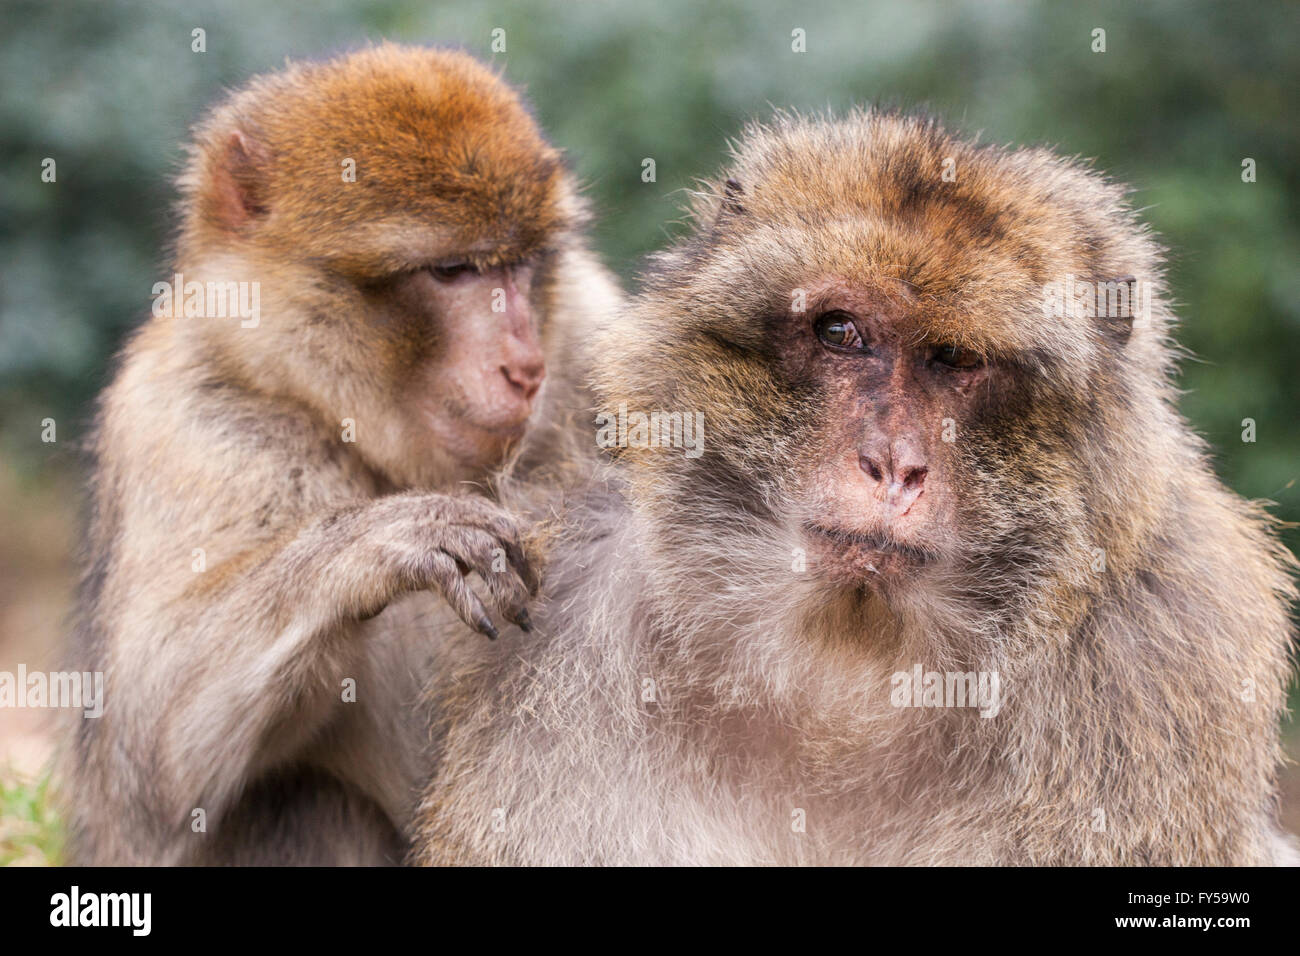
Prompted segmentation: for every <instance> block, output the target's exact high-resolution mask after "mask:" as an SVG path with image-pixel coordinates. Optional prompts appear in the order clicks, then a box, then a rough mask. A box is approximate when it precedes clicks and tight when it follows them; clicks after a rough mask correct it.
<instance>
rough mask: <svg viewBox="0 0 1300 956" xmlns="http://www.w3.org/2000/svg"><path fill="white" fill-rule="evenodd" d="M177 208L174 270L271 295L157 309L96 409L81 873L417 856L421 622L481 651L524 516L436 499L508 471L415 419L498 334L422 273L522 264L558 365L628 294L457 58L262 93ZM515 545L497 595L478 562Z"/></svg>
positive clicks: (546, 159) (75, 780) (296, 72)
mask: <svg viewBox="0 0 1300 956" xmlns="http://www.w3.org/2000/svg"><path fill="white" fill-rule="evenodd" d="M344 158H352V159H355V160H356V163H357V179H356V182H355V183H347V182H344V181H343V179H342V178H341V165H340V164H341V161H342V160H343V159H344ZM181 187H182V191H183V200H182V204H181V212H182V217H183V221H182V223H181V230H180V235H179V239H178V242H177V253H176V260H175V271H178V272H182V273H184V276H185V279H186V280H187V281H190V280H194V281H207V280H221V281H226V280H231V281H241V280H248V281H256V282H258V283H260V287H261V312H262V316H261V323H260V325H258V326H257V327H256V328H240V325H239V322H238V320H232V319H217V318H211V317H207V318H193V317H191V318H169V317H165V316H164V317H158V316H155V317H152V318H151V319H150V320H149V321H147V322H146V323H145V324H144V325H143V327H142V328H141V329H140V330H139V331H138V332H137V333H136V334H135V335H134V336H133V337H132V339H131V341H130V342H129V343H128V345H127V346H126V348H125V349H124V351H123V353H122V356H121V366H120V368H119V370H118V372H117V374H116V376H115V378H114V381H113V383H112V384H111V385H110V386H109V388H108V389H107V390H106V391H105V392H104V394H103V395H102V396H101V399H100V406H99V414H98V426H97V433H96V437H95V439H94V442H93V452H94V462H93V468H94V476H93V483H92V486H91V496H92V509H93V514H92V519H91V521H90V526H89V530H88V538H87V544H86V550H87V570H86V574H85V580H84V584H83V588H82V596H81V609H80V617H81V620H80V624H79V627H78V629H77V632H76V636H75V639H74V641H73V645H72V649H71V653H70V655H69V656H70V665H71V666H72V667H74V668H75V669H77V670H102V671H104V672H105V673H106V709H105V713H104V716H103V717H102V719H99V720H82V721H78V722H77V726H76V728H75V730H74V731H73V732H72V733H71V735H70V739H69V746H68V748H67V753H66V754H65V759H64V775H65V787H64V791H65V793H66V795H67V798H68V803H69V823H70V828H71V835H72V859H73V860H74V861H76V862H79V863H93V864H109V863H166V864H174V863H253V862H262V863H272V864H283V863H322V862H349V863H360V862H369V863H380V862H397V861H398V860H400V858H401V856H402V854H403V853H404V846H405V835H404V830H405V825H406V823H407V821H408V818H409V815H410V812H411V808H412V806H413V804H414V801H415V798H416V788H417V785H418V784H419V782H420V781H421V778H422V774H423V772H424V771H423V768H424V767H425V758H424V757H423V756H422V754H423V751H424V749H425V748H426V746H427V741H426V733H425V730H424V727H423V725H422V723H421V721H420V720H419V719H418V717H417V711H416V709H415V707H414V705H415V703H416V701H417V700H418V698H419V694H420V690H421V687H422V686H423V684H424V682H425V680H426V677H427V670H426V668H427V665H428V662H429V633H428V632H429V628H428V621H430V620H432V619H437V618H439V617H447V618H448V619H449V620H450V619H452V618H451V616H450V615H448V614H447V613H446V610H445V607H444V605H443V603H442V601H443V598H442V597H438V596H435V595H433V594H430V593H429V589H430V588H433V587H435V586H436V587H437V588H438V589H440V590H442V592H443V596H444V597H446V598H447V599H449V600H452V601H453V604H455V605H456V609H457V611H458V612H460V613H461V615H462V616H465V617H466V618H467V619H472V621H473V623H474V624H475V626H480V627H481V629H484V630H489V629H490V628H491V622H490V621H486V620H485V619H484V617H483V615H482V614H481V611H480V609H479V608H478V607H477V606H476V605H475V604H474V603H473V600H472V596H471V595H469V592H468V590H467V589H466V588H465V583H464V581H463V580H462V579H461V578H460V573H461V572H464V571H466V569H468V570H473V571H477V572H479V574H480V575H481V577H482V580H481V582H480V584H481V585H482V586H483V588H484V589H485V591H484V592H483V593H484V594H485V596H484V598H483V599H484V600H485V601H486V602H487V605H488V606H489V607H491V608H493V609H495V610H497V611H499V612H501V613H502V614H504V615H506V616H511V615H514V616H516V617H518V614H519V611H520V609H521V608H522V602H523V600H525V598H526V595H525V594H524V593H523V588H524V587H525V586H526V584H527V581H526V578H527V573H526V571H527V569H526V568H524V567H523V564H522V559H521V558H520V556H519V555H518V554H517V553H516V551H515V550H511V549H517V547H518V530H517V528H516V527H515V525H514V523H513V521H512V520H511V519H510V517H509V516H508V515H507V514H505V513H504V512H503V511H502V510H501V509H500V508H498V507H497V506H496V505H494V504H493V503H492V502H491V501H489V500H488V499H486V498H483V497H479V496H473V495H465V494H458V495H452V494H447V493H445V492H451V491H456V490H466V491H472V490H474V489H478V490H485V489H486V488H487V487H488V485H489V483H490V481H491V479H492V469H493V468H494V467H495V466H496V465H499V464H500V463H501V461H500V457H499V455H498V454H497V453H498V452H500V453H502V454H504V453H505V452H506V451H508V450H509V448H508V445H507V442H506V440H505V439H501V440H500V441H499V442H498V441H497V439H496V438H493V439H491V440H490V441H487V442H486V444H485V445H483V446H482V447H481V448H480V447H479V446H477V445H476V446H473V447H471V448H469V450H468V451H466V452H465V453H464V454H460V453H456V454H453V453H452V451H453V449H449V447H448V446H447V445H446V443H445V442H442V441H440V439H439V438H438V436H437V435H435V434H431V433H430V431H429V429H428V427H427V423H428V421H429V420H430V419H429V417H428V416H430V415H441V416H443V417H444V418H440V419H439V421H443V420H444V419H445V424H447V425H448V427H452V426H455V425H457V424H458V421H457V415H459V414H462V413H461V412H457V411H456V408H457V407H461V406H452V405H444V404H443V401H444V399H446V395H445V394H444V393H445V391H446V390H445V389H444V390H443V391H442V392H440V391H439V388H438V383H439V382H441V381H444V379H443V378H440V377H439V376H443V375H444V374H448V375H449V374H451V371H455V370H454V369H453V370H451V371H446V372H445V373H444V371H443V370H441V366H440V365H439V364H438V363H439V362H440V361H442V359H441V358H440V356H441V355H443V353H444V352H445V349H446V347H447V342H448V341H449V340H450V339H451V338H454V333H456V332H457V329H458V328H460V327H463V326H466V325H469V324H472V323H475V322H484V321H486V320H487V319H486V318H485V317H484V316H481V315H478V314H473V315H470V314H466V315H458V314H454V307H453V309H452V311H451V312H447V313H446V314H439V313H437V312H436V311H433V312H431V311H430V306H429V305H428V302H429V301H433V300H434V299H436V301H445V302H448V303H453V304H454V303H458V302H462V301H464V295H463V294H462V293H460V292H453V291H449V290H452V289H453V288H462V287H463V286H453V285H451V284H446V285H445V286H444V285H443V284H440V283H441V282H442V280H437V281H435V279H434V278H432V277H431V274H430V273H426V272H425V271H424V269H425V267H427V266H429V265H430V264H431V263H437V262H439V261H441V260H443V259H444V258H446V257H447V256H454V257H455V258H456V259H457V260H458V261H462V260H463V261H470V262H473V263H474V265H475V266H476V267H477V268H480V269H482V270H485V271H484V273H483V274H484V275H487V274H489V273H488V271H487V270H493V269H496V270H498V271H499V274H500V275H501V276H503V277H505V276H508V275H514V273H513V272H511V270H514V269H519V268H521V267H520V266H519V265H518V264H519V263H520V262H524V261H526V262H528V263H529V264H530V265H529V269H531V270H532V271H531V275H532V280H531V285H530V286H529V287H528V288H529V289H530V290H531V292H530V293H529V295H530V297H531V309H532V313H531V314H532V315H534V316H540V319H538V320H537V325H538V326H539V327H540V333H539V334H540V337H541V341H542V344H543V345H544V347H545V350H546V353H547V354H549V355H551V356H557V355H563V354H565V353H566V352H568V351H569V350H570V349H571V348H572V343H571V341H570V339H571V337H576V338H579V339H580V338H582V337H584V336H585V335H586V330H587V329H588V328H589V327H590V326H592V325H593V324H595V323H596V322H598V321H599V318H600V316H601V314H602V313H603V312H604V311H605V310H606V309H607V308H609V307H610V306H611V305H612V304H613V303H614V302H616V301H617V290H616V288H615V287H614V285H613V283H612V282H611V281H610V279H609V277H608V275H607V274H606V272H605V271H604V270H603V269H602V267H601V266H600V265H599V264H598V263H597V262H596V261H595V260H594V258H593V257H592V256H591V254H590V253H589V252H588V251H587V250H586V247H585V244H584V241H583V238H582V235H581V227H582V225H583V223H584V221H585V219H586V215H587V213H586V209H585V206H584V204H583V203H582V202H581V201H580V200H579V198H578V196H577V192H576V188H575V186H574V183H573V181H572V179H571V177H570V176H569V174H568V173H567V172H566V171H565V169H564V167H563V165H562V163H561V160H560V155H559V153H558V152H557V151H556V150H555V149H554V148H553V147H551V146H550V145H549V144H548V143H546V141H545V140H544V139H543V138H542V136H541V134H540V132H539V131H538V129H537V127H536V125H535V124H534V123H533V121H532V119H531V118H530V117H529V115H528V113H527V112H526V111H525V109H524V107H523V106H522V105H521V102H520V100H519V98H518V96H517V95H516V93H515V92H514V91H513V90H512V89H511V88H510V87H509V86H507V85H506V84H505V83H504V82H503V81H501V80H500V79H499V78H498V77H497V76H495V75H493V74H492V73H491V72H489V71H488V70H487V69H485V68H484V67H483V66H481V65H479V64H477V63H476V62H475V61H474V60H472V59H471V58H470V57H468V56H466V55H464V54H460V53H455V52H446V51H436V50H423V49H416V48H405V47H397V46H389V45H385V46H379V47H375V48H371V49H368V50H365V51H362V52H359V53H356V54H352V55H349V56H345V57H341V58H339V59H336V60H333V61H330V62H327V63H308V64H296V65H292V66H290V67H288V68H287V69H286V70H284V71H283V72H280V73H276V74H272V75H269V76H265V77H261V78H258V79H256V80H254V81H253V82H252V83H250V84H249V86H248V87H247V88H246V89H244V90H242V91H239V92H237V93H235V94H233V95H232V96H231V97H230V98H229V99H228V100H226V101H225V102H224V103H223V104H221V105H219V106H218V107H217V108H216V109H215V110H214V111H213V112H212V113H211V115H210V116H209V117H208V118H207V119H206V120H205V121H204V122H203V123H202V124H201V125H200V126H199V127H198V129H197V131H196V134H195V143H194V146H193V148H192V150H191V158H190V162H189V165H188V168H187V169H186V171H185V173H184V174H183V176H182V178H181ZM521 274H522V273H521ZM167 278H168V279H170V276H168V277H167ZM502 281H503V282H504V281H505V279H504V278H503V279H502ZM473 288H477V286H473ZM439 296H442V297H444V298H441V299H438V298H437V297H439ZM457 296H460V298H457ZM482 311H483V312H486V311H487V309H486V305H484V307H483V309H482ZM517 313H518V314H517V320H518V322H519V323H520V328H521V329H524V328H526V326H527V317H528V314H529V313H528V306H527V303H523V302H520V303H517ZM484 328H485V329H487V327H486V326H484ZM484 334H488V335H493V334H495V333H493V332H492V331H491V330H490V329H489V330H487V332H486V333H484ZM520 334H523V333H522V332H521V333H520ZM473 357H474V356H473V355H471V356H470V358H473ZM491 371H492V372H493V374H495V369H492V370H491ZM473 377H474V376H473V375H470V376H469V379H468V385H467V386H466V387H469V385H473V384H474V381H473ZM587 401H588V400H587V399H584V398H582V397H581V389H580V387H579V386H578V385H577V384H575V383H574V382H573V381H572V380H571V379H570V378H567V377H566V375H565V374H564V372H563V369H560V368H552V374H551V376H550V377H549V379H548V380H547V384H546V386H545V387H544V388H543V390H542V391H541V393H540V397H539V398H538V406H537V407H535V408H534V411H533V418H532V421H533V423H534V425H535V426H536V427H533V429H532V431H531V432H530V435H529V438H528V439H527V440H526V441H525V442H524V445H523V447H522V448H520V447H518V446H517V445H516V446H515V447H514V451H513V454H514V456H515V457H514V462H515V467H516V468H517V469H518V470H520V471H521V472H527V471H529V470H530V469H531V470H538V469H542V468H543V467H544V466H546V465H547V463H548V462H551V461H553V460H554V459H555V458H556V457H560V458H563V457H565V456H567V455H570V454H572V451H571V450H570V448H569V446H568V445H566V444H565V443H566V442H567V441H568V438H567V436H568V435H569V434H571V432H572V427H571V419H572V416H573V415H574V414H575V412H576V410H577V409H578V408H581V407H582V406H583V405H585V404H586V402H587ZM465 407H466V408H468V407H469V406H465ZM431 410H432V411H431ZM470 410H471V411H472V409H470ZM463 414H469V412H468V411H467V412H464V413H463ZM344 419H352V420H354V421H355V423H356V430H357V432H356V441H355V442H345V441H343V440H341V435H342V427H343V426H342V423H343V420H344ZM467 447H469V446H467ZM484 449H487V450H486V451H484ZM498 546H500V547H501V548H502V549H503V550H510V553H511V558H512V564H511V567H510V569H509V570H508V573H496V572H497V571H498V569H497V568H495V567H493V568H492V569H491V570H489V569H488V567H487V561H488V555H489V554H490V553H491V552H492V550H493V549H494V548H495V547H498ZM196 548H202V549H204V551H205V552H206V564H207V568H206V570H204V571H201V572H196V571H195V570H192V567H191V562H192V551H193V549H196ZM380 612H382V613H380ZM375 615H378V616H375ZM519 619H522V618H519ZM457 626H458V627H460V626H463V625H460V624H457ZM467 630H468V629H467ZM475 637H476V639H479V640H482V639H483V638H482V637H481V636H479V635H475ZM347 678H351V679H354V680H355V681H356V685H357V700H356V702H355V703H345V702H343V700H342V684H343V681H344V680H345V679H347ZM200 808H201V809H203V810H204V811H205V813H206V818H207V832H206V833H199V832H194V830H193V829H192V826H191V824H192V820H193V817H192V814H193V811H194V810H196V809H200Z"/></svg>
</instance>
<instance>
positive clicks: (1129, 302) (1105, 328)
mask: <svg viewBox="0 0 1300 956" xmlns="http://www.w3.org/2000/svg"><path fill="white" fill-rule="evenodd" d="M1110 283H1116V284H1118V285H1122V286H1125V287H1126V288H1127V292H1128V294H1127V295H1125V296H1123V297H1122V298H1120V299H1118V300H1117V301H1118V302H1119V305H1120V308H1119V312H1118V314H1117V315H1109V314H1106V315H1102V314H1101V313H1102V311H1104V310H1102V309H1101V308H1100V305H1101V303H1102V301H1103V299H1102V297H1101V295H1100V294H1098V296H1097V304H1098V306H1099V308H1098V314H1097V321H1098V322H1099V323H1100V324H1101V329H1102V332H1104V333H1105V335H1106V337H1107V338H1109V339H1110V340H1111V341H1112V342H1114V343H1115V344H1116V345H1120V346H1122V345H1125V344H1126V343H1127V342H1128V340H1129V337H1130V336H1131V335H1132V334H1133V318H1134V316H1133V297H1134V296H1135V295H1137V278H1136V277H1135V276H1117V277H1115V278H1114V279H1111V280H1110V282H1098V283H1096V284H1095V285H1094V286H1093V288H1095V289H1098V290H1100V289H1102V288H1104V287H1105V286H1107V285H1109V284H1110Z"/></svg>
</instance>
